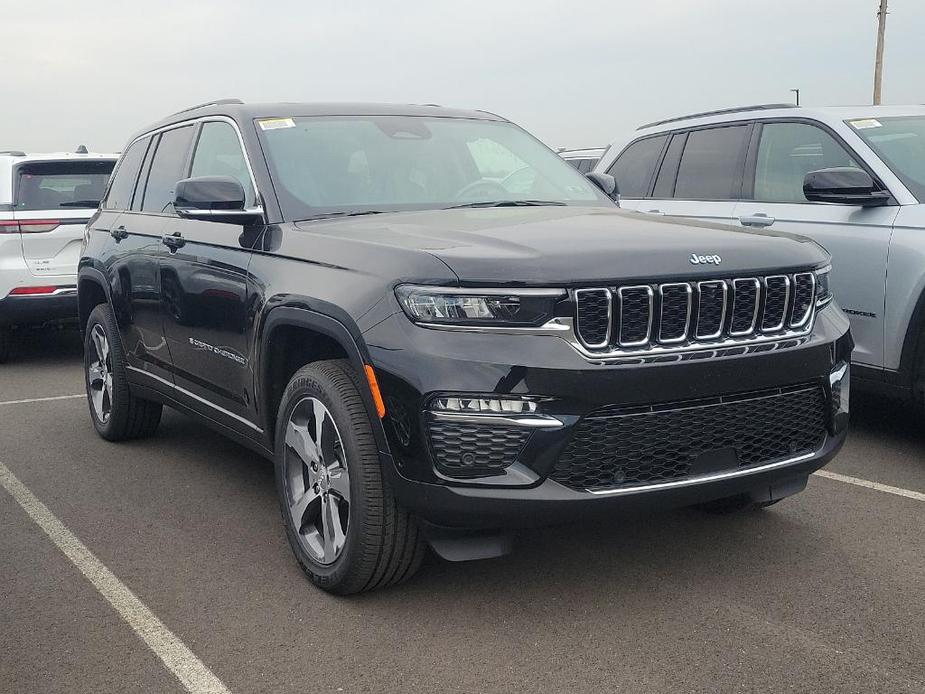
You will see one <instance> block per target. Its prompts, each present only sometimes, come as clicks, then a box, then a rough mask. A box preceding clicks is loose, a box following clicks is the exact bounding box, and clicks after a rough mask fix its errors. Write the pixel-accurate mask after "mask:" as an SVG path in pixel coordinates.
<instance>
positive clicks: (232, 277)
mask: <svg viewBox="0 0 925 694" xmlns="http://www.w3.org/2000/svg"><path fill="white" fill-rule="evenodd" d="M190 175H191V176H233V177H235V178H237V179H238V180H239V181H241V184H242V186H243V187H244V190H245V191H246V205H248V206H251V205H253V204H254V200H255V193H254V185H253V183H252V180H251V177H250V174H249V170H248V168H247V164H246V162H245V158H244V153H243V151H242V149H241V145H240V142H239V139H238V135H237V131H236V130H235V129H234V127H233V126H232V125H231V124H230V123H228V122H226V121H207V122H205V123H203V124H202V127H201V132H200V133H199V137H198V142H197V144H196V148H195V151H194V154H193V158H192V163H191V167H190ZM250 231H253V230H251V229H248V228H245V227H242V226H241V225H240V224H229V223H225V222H218V221H211V220H210V221H203V220H195V219H181V218H173V219H172V220H171V222H170V223H169V225H168V227H167V228H166V229H165V230H164V235H165V236H169V237H171V238H169V239H168V243H169V244H170V245H169V246H166V247H165V248H166V252H165V254H164V255H163V256H162V257H163V260H162V264H161V299H162V313H163V316H164V335H165V337H166V340H167V347H168V349H169V351H170V356H171V360H172V365H173V366H172V368H173V372H174V382H175V383H176V385H177V388H178V389H179V390H180V392H181V395H183V394H185V395H186V396H187V397H190V398H193V399H194V400H197V401H198V405H199V406H200V409H203V411H204V412H205V413H206V414H209V413H210V412H211V415H212V416H213V417H214V418H216V419H218V420H220V421H222V422H223V423H225V424H228V425H230V426H232V427H235V428H237V429H240V430H241V431H243V432H244V433H251V434H252V433H253V432H254V431H255V430H256V428H255V427H254V425H253V424H251V422H252V421H253V418H254V414H253V384H254V378H253V366H252V363H251V358H252V354H251V322H250V317H249V315H248V311H247V305H246V301H247V296H248V292H247V268H248V264H249V262H250V257H251V250H250V249H251V246H252V244H253V241H254V240H255V239H254V238H253V237H252V235H251V234H250V233H249V232H250Z"/></svg>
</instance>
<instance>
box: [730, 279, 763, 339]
mask: <svg viewBox="0 0 925 694" xmlns="http://www.w3.org/2000/svg"><path fill="white" fill-rule="evenodd" d="M737 282H752V283H753V284H754V287H755V308H754V310H753V311H752V322H751V326H750V327H749V328H748V330H733V329H732V326H731V325H730V326H729V336H730V337H744V336H745V335H751V334H752V333H753V332H755V329H756V328H757V327H758V309H759V308H760V307H761V280H759V279H758V278H757V277H737V278H735V279H734V280H732V315H733V316H735V306H736V304H735V302H736V298H737V296H738V290H737V289H736V283H737Z"/></svg>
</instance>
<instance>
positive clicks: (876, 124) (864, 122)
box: [848, 118, 883, 130]
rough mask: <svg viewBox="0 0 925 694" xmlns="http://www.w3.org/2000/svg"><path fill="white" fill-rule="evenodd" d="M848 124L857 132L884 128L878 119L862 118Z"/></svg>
mask: <svg viewBox="0 0 925 694" xmlns="http://www.w3.org/2000/svg"><path fill="white" fill-rule="evenodd" d="M848 123H849V124H850V125H851V127H852V128H854V129H855V130H864V129H866V128H882V127H883V125H882V124H881V123H880V121H878V120H877V119H876V118H861V119H860V120H850V121H848Z"/></svg>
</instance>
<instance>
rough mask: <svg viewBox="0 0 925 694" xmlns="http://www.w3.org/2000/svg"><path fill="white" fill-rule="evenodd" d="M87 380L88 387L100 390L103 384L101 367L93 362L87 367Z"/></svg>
mask: <svg viewBox="0 0 925 694" xmlns="http://www.w3.org/2000/svg"><path fill="white" fill-rule="evenodd" d="M87 380H88V381H90V387H92V388H94V389H96V388H100V387H101V385H100V384H102V382H103V367H102V366H100V364H99V362H94V363H93V364H90V366H89V367H87Z"/></svg>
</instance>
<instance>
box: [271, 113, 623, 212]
mask: <svg viewBox="0 0 925 694" xmlns="http://www.w3.org/2000/svg"><path fill="white" fill-rule="evenodd" d="M257 129H258V131H259V132H260V135H261V137H262V138H263V140H264V146H265V151H266V153H267V159H268V160H269V163H270V167H271V169H272V173H273V177H274V179H275V183H276V190H277V193H278V195H279V197H280V201H281V203H282V206H283V212H284V214H285V216H286V218H287V219H290V220H300V219H312V218H323V217H330V216H338V215H348V214H368V213H372V212H392V211H401V210H426V209H443V208H450V207H489V206H493V205H498V206H510V205H547V204H548V205H585V206H593V205H601V204H606V202H607V198H606V197H604V195H603V194H602V193H599V192H598V191H597V189H596V188H595V187H594V186H593V185H592V184H591V183H590V182H589V181H588V180H587V179H586V178H585V177H584V176H582V175H580V174H579V173H578V172H576V171H575V169H573V168H572V167H571V166H569V165H568V164H566V163H565V162H564V161H563V160H562V159H561V158H560V157H559V156H557V155H556V154H555V153H554V152H553V151H552V150H550V149H548V148H547V147H545V146H544V145H543V144H541V143H540V142H539V141H537V140H536V139H534V138H533V137H531V136H530V135H528V134H527V133H526V132H524V131H523V130H521V129H520V128H518V127H517V126H515V125H512V124H510V123H507V122H499V121H490V120H476V119H463V118H431V117H420V116H415V117H412V116H336V117H305V118H273V119H258V120H257Z"/></svg>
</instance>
